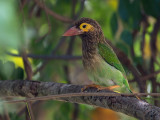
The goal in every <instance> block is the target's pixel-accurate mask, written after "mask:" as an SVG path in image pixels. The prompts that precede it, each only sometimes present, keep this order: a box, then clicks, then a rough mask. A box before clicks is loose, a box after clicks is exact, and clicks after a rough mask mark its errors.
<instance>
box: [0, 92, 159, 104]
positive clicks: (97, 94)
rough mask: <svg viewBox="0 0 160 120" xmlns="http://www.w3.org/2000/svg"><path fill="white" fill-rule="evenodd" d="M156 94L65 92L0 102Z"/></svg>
mask: <svg viewBox="0 0 160 120" xmlns="http://www.w3.org/2000/svg"><path fill="white" fill-rule="evenodd" d="M147 95H149V96H156V97H160V93H134V94H132V93H123V94H120V93H67V94H59V95H48V96H42V97H34V98H26V99H23V100H7V101H0V103H21V102H27V101H30V102H31V101H37V100H42V101H44V100H51V99H53V100H54V99H57V98H67V97H81V96H126V97H131V96H132V97H133V96H147Z"/></svg>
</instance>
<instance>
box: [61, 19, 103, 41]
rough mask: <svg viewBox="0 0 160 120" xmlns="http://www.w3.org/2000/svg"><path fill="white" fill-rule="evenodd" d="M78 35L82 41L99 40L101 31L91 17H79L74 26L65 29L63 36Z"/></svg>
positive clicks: (101, 36) (101, 37)
mask: <svg viewBox="0 0 160 120" xmlns="http://www.w3.org/2000/svg"><path fill="white" fill-rule="evenodd" d="M75 35H79V36H80V37H81V38H82V40H83V41H86V40H89V41H90V42H99V41H100V40H101V39H103V32H102V29H101V27H100V25H99V24H98V23H97V22H96V21H95V20H93V19H90V18H81V19H79V20H78V21H76V22H75V23H74V26H73V27H71V28H70V29H69V30H68V31H66V32H65V33H64V34H63V36H75Z"/></svg>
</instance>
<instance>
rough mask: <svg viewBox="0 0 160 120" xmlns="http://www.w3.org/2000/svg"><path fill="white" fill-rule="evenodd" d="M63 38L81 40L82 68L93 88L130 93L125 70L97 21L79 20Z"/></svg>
mask: <svg viewBox="0 0 160 120" xmlns="http://www.w3.org/2000/svg"><path fill="white" fill-rule="evenodd" d="M63 36H80V38H81V39H82V61H83V66H84V69H85V71H86V72H87V74H88V77H89V79H90V80H91V81H92V82H93V83H94V84H95V87H96V86H102V87H97V88H100V89H101V88H103V87H105V88H108V89H117V88H118V92H121V91H122V92H126V93H128V92H129V93H132V91H131V89H130V87H129V84H128V80H127V77H126V73H125V70H124V68H123V66H122V64H121V63H120V61H119V59H118V57H117V55H116V54H115V52H114V51H113V49H112V47H111V46H110V45H109V44H108V43H107V42H106V40H105V37H104V34H103V31H102V29H101V26H100V25H99V23H98V22H97V21H95V20H93V19H90V18H80V19H79V20H77V21H75V23H74V25H73V27H71V28H70V29H68V30H67V31H66V32H65V33H64V34H63ZM91 86H92V85H91ZM93 86H94V85H93Z"/></svg>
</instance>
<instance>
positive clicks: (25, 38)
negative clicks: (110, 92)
mask: <svg viewBox="0 0 160 120" xmlns="http://www.w3.org/2000/svg"><path fill="white" fill-rule="evenodd" d="M40 2H42V3H43V4H45V5H46V6H47V7H48V8H49V9H50V10H52V11H54V12H55V13H57V14H59V15H62V16H67V17H68V18H72V19H73V16H74V14H76V13H77V12H79V10H80V9H81V8H82V7H81V2H82V1H80V0H76V2H75V5H74V4H73V1H72V0H46V1H43V0H42V1H40ZM73 5H74V6H73ZM74 8H75V11H74ZM82 9H83V8H82ZM159 13H160V0H100V1H99V0H86V1H85V3H84V9H83V12H82V13H81V14H80V16H79V18H80V17H89V18H92V19H95V20H96V21H98V22H99V24H100V25H101V27H102V29H103V32H104V35H105V37H106V38H107V39H109V40H111V42H112V43H113V44H114V45H115V46H116V47H117V48H119V49H121V50H122V51H123V52H124V53H125V54H126V55H127V56H128V57H129V58H130V60H131V62H132V63H133V65H135V67H137V68H138V69H139V70H142V72H141V71H140V72H141V73H142V75H144V76H145V75H147V74H148V73H151V72H154V71H151V69H150V67H151V59H152V56H151V53H152V51H151V44H150V41H151V38H152V37H151V35H152V32H153V29H154V25H155V23H156V22H157V21H158V19H159V17H160V14H159ZM146 21H147V22H146ZM146 24H147V25H146ZM69 26H71V23H65V22H62V21H60V20H57V19H56V18H55V17H53V16H51V15H50V14H48V13H46V11H45V10H44V9H42V8H40V7H39V6H38V5H37V4H36V3H35V2H34V1H27V2H25V0H18V1H15V0H0V55H1V56H0V59H1V60H0V68H1V69H0V79H1V80H17V79H20V80H23V79H25V77H26V75H25V71H24V68H23V66H20V59H18V58H17V57H12V58H10V59H9V58H8V55H6V54H5V52H4V51H6V50H7V51H11V52H12V50H11V49H14V50H16V51H17V53H20V52H21V50H22V48H25V49H26V52H27V53H30V54H36V55H50V54H51V53H52V52H53V50H54V48H55V47H56V46H57V44H58V43H59V41H60V40H61V39H64V42H63V44H62V45H61V46H60V48H59V49H58V50H56V52H55V54H56V55H64V54H66V51H67V49H68V46H69V42H70V38H62V36H61V35H62V34H63V33H64V32H65V31H66V29H67V28H68V27H69ZM159 36H160V32H159V31H158V37H157V41H156V43H155V44H156V45H157V47H156V49H157V53H156V55H155V58H156V59H157V61H158V62H159V63H160V45H159V43H160V38H159ZM158 50H159V51H158ZM72 54H73V55H81V40H80V39H79V38H76V40H75V41H74V46H73V51H72ZM21 62H22V60H21ZM43 63H44V60H42V59H31V66H32V69H33V72H34V71H36V70H37V69H38V68H39V67H41V66H42V65H43ZM64 66H68V67H69V75H66V71H65V70H64ZM154 66H155V70H159V68H160V66H159V65H158V64H157V63H156V62H154ZM152 67H153V66H152ZM125 69H126V71H127V75H128V78H129V79H133V78H134V75H132V73H131V72H129V70H128V69H127V68H125ZM82 71H83V67H82V63H81V61H74V62H73V61H71V62H70V61H64V60H51V61H50V62H48V63H47V64H46V65H45V67H44V68H43V69H42V70H41V71H38V72H37V74H34V76H33V79H34V80H39V81H55V82H63V83H68V81H67V80H68V76H69V78H70V79H73V81H74V80H75V79H76V78H72V76H78V75H82ZM80 79H85V80H87V78H85V76H83V75H82V76H81V77H80ZM155 79H156V82H157V84H160V76H158V77H155ZM146 81H147V82H144V85H145V86H146V91H149V92H152V90H153V84H152V80H151V79H148V80H146ZM75 83H76V84H79V83H81V82H78V81H76V80H75ZM82 84H83V83H82ZM130 86H131V88H132V89H133V88H134V91H138V87H137V83H136V82H134V83H131V84H130ZM159 88H160V87H159V86H156V90H157V92H160V89H159ZM148 102H150V103H156V102H153V99H148ZM43 104H44V106H41V109H42V110H41V112H42V113H43V112H44V113H45V112H46V111H47V112H48V114H50V115H48V114H46V115H44V114H42V115H43V117H44V116H45V117H46V118H47V119H48V120H71V119H72V114H73V111H74V105H73V104H71V103H62V102H56V101H49V102H46V103H43ZM156 105H160V104H159V103H158V104H156ZM17 110H18V108H15V111H14V112H13V111H9V116H10V118H11V119H12V120H19V117H18V116H16V115H15V113H16V112H17ZM48 110H49V111H48ZM92 110H93V107H92V108H90V107H88V106H85V105H80V106H79V112H78V118H77V120H84V119H85V120H89V119H91V118H90V116H91V112H92ZM35 111H38V109H37V110H36V108H35ZM47 115H48V116H47ZM37 116H38V117H40V116H41V114H38V113H37ZM22 117H23V118H24V116H22ZM38 117H37V118H38ZM122 118H123V117H122ZM126 119H130V120H131V118H126Z"/></svg>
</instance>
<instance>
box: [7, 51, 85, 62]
mask: <svg viewBox="0 0 160 120" xmlns="http://www.w3.org/2000/svg"><path fill="white" fill-rule="evenodd" d="M7 54H8V55H11V56H14V57H21V55H19V54H14V53H10V52H7ZM27 57H29V58H32V59H44V60H54V59H55V60H80V59H81V58H82V56H72V55H34V54H27Z"/></svg>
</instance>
